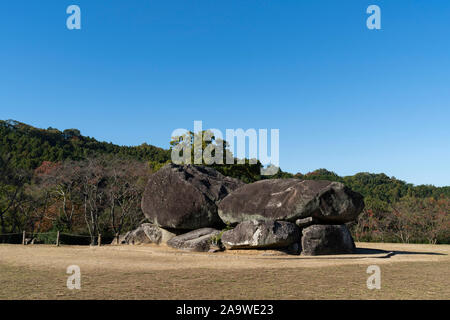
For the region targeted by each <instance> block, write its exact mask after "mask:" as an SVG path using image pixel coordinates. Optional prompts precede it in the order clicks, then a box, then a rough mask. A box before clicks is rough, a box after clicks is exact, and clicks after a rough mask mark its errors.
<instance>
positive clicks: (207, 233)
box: [167, 228, 220, 252]
mask: <svg viewBox="0 0 450 320" xmlns="http://www.w3.org/2000/svg"><path fill="white" fill-rule="evenodd" d="M219 234H220V231H219V230H217V229H213V228H201V229H198V230H194V231H191V232H188V233H184V234H182V235H179V236H176V237H174V238H172V239H170V240H169V241H168V242H167V245H168V246H170V247H172V248H175V249H182V250H187V251H199V252H207V251H209V250H210V249H211V245H212V243H213V238H214V237H216V236H218V235H219Z"/></svg>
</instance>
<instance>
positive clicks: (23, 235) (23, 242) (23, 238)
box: [22, 231, 26, 245]
mask: <svg viewBox="0 0 450 320" xmlns="http://www.w3.org/2000/svg"><path fill="white" fill-rule="evenodd" d="M25 237H26V232H25V231H23V232H22V244H23V245H25Z"/></svg>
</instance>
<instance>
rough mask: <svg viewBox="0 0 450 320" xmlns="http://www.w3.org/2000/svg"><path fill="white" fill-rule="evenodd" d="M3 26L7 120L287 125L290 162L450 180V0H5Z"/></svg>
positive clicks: (112, 130)
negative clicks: (378, 23) (77, 25)
mask: <svg viewBox="0 0 450 320" xmlns="http://www.w3.org/2000/svg"><path fill="white" fill-rule="evenodd" d="M71 4H77V5H79V6H80V7H81V10H82V30H75V31H69V30H68V29H67V28H66V18H67V17H68V15H67V14H66V8H67V7H68V6H69V5H71ZM370 4H377V5H379V6H380V7H381V10H382V30H379V31H370V30H368V29H367V28H366V19H367V17H368V15H367V14H366V8H367V7H368V6H369V5H370ZM0 39H1V44H0V45H1V47H0V48H1V50H0V119H15V120H19V121H22V122H25V123H29V124H31V125H34V126H37V127H42V128H47V127H49V126H52V127H56V128H59V129H61V130H62V129H66V128H78V129H80V130H81V132H82V134H84V135H88V136H93V137H95V138H97V139H99V140H103V141H111V142H113V143H116V144H121V145H138V144H141V143H142V142H144V141H146V142H148V143H150V144H154V145H157V146H161V147H165V148H167V147H168V142H169V140H170V134H171V133H172V131H173V130H174V129H176V128H187V129H193V121H194V120H202V121H203V124H204V128H219V129H222V130H225V129H226V128H243V129H248V128H256V129H259V128H267V129H271V128H275V129H280V165H281V167H282V169H283V170H285V171H289V172H293V173H295V172H302V173H306V172H308V171H311V170H314V169H317V168H327V169H329V170H332V171H335V172H337V173H338V174H340V175H351V174H355V173H357V172H361V171H368V172H376V173H378V172H384V173H386V174H388V175H389V176H395V177H397V178H399V179H403V180H406V181H408V182H411V183H414V184H435V185H450V3H449V2H448V1H447V0H441V1H437V0H427V1H412V0H395V1H392V0H391V1H380V0H371V1H360V0H353V1H352V0H345V1H323V0H314V1H313V0H309V1H300V0H290V1H287V0H278V1H269V0H257V1H256V0H253V1H244V0H226V1H225V0H202V1H200V0H198V1H194V0H183V1H170V0H160V1H153V0H126V1H125V0H121V1H113V0H108V1H100V0H71V1H65V0H54V1H50V0H46V1H42V0H39V1H38V0H26V1H25V0H14V1H12V0H9V1H6V0H5V1H2V2H1V4H0Z"/></svg>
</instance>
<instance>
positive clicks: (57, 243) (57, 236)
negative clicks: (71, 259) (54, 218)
mask: <svg viewBox="0 0 450 320" xmlns="http://www.w3.org/2000/svg"><path fill="white" fill-rule="evenodd" d="M56 246H57V247H59V230H58V233H57V234H56Z"/></svg>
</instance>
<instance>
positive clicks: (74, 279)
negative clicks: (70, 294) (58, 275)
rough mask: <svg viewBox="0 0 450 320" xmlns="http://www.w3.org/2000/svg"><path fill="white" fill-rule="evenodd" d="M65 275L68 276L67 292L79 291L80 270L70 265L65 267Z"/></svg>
mask: <svg viewBox="0 0 450 320" xmlns="http://www.w3.org/2000/svg"><path fill="white" fill-rule="evenodd" d="M66 273H67V274H70V276H69V277H67V283H66V285H67V288H68V289H69V290H73V289H77V290H80V289H81V270H80V267H79V266H77V265H71V266H68V267H67V270H66Z"/></svg>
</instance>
